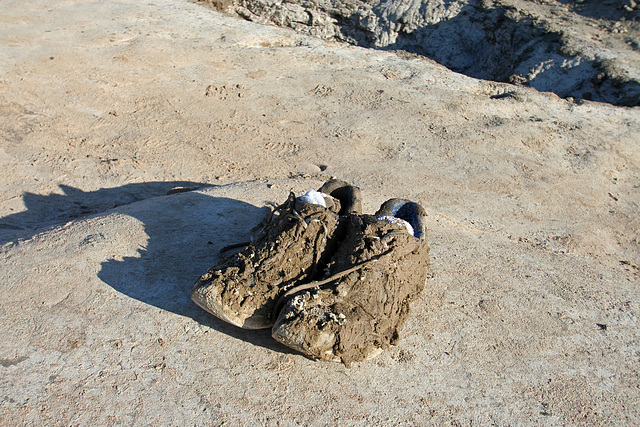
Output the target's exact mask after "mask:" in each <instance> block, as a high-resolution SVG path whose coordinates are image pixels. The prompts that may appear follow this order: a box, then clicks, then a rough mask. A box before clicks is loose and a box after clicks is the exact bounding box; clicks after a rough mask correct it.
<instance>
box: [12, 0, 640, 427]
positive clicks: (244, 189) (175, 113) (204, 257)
mask: <svg viewBox="0 0 640 427" xmlns="http://www.w3.org/2000/svg"><path fill="white" fill-rule="evenodd" d="M0 59H1V60H0V183H1V184H0V200H2V203H1V204H0V218H1V219H0V225H1V228H0V241H1V242H2V243H3V244H4V245H3V246H2V249H1V251H0V263H1V264H0V289H1V291H2V292H1V295H2V296H0V342H1V343H2V344H1V345H0V424H7V425H9V424H21V425H22V424H24V425H116V424H125V425H132V424H155V425H222V424H224V425H256V424H268V425H298V424H301V425H325V424H340V425H356V424H372V425H385V426H386V425H414V424H434V425H442V424H454V425H471V424H473V425H476V424H479V425H490V424H495V425H539V424H544V425H581V424H588V425H638V424H640V379H639V369H638V367H639V366H640V344H639V343H640V328H639V327H640V319H639V316H640V290H639V285H640V250H639V243H640V219H639V218H640V215H638V211H639V204H640V177H639V175H640V147H639V141H640V109H638V108H621V107H613V106H610V105H607V104H597V103H591V102H585V103H582V104H580V105H576V104H573V103H571V102H568V101H566V100H562V99H560V98H558V97H557V96H555V95H553V94H547V93H539V92H536V91H535V90H533V89H527V88H522V87H514V86H510V85H507V84H501V83H494V82H485V81H481V80H475V79H472V78H469V77H465V76H462V75H459V74H455V73H453V72H451V71H449V70H447V69H446V68H444V67H442V66H440V65H438V64H435V63H434V62H432V61H429V60H425V59H419V58H408V59H405V58H403V57H401V56H398V55H396V54H394V53H390V52H381V51H373V50H366V49H362V48H356V47H351V46H347V45H343V44H339V43H332V42H325V41H320V40H318V39H313V38H308V37H306V36H303V35H300V34H297V33H294V32H291V31H289V30H285V29H279V28H274V27H267V26H261V25H258V24H254V23H249V22H245V21H242V20H240V19H237V18H234V17H232V16H228V15H223V14H219V13H217V12H213V11H211V10H209V9H207V8H204V7H202V6H200V5H197V4H192V3H188V2H185V1H179V0H154V1H149V2H138V1H133V0H106V1H97V0H88V1H56V2H50V1H31V2H22V1H15V0H7V1H4V2H1V3H0ZM509 91H513V92H514V93H513V95H512V96H506V97H500V96H498V97H495V95H500V94H503V93H505V92H509ZM492 96H494V97H493V98H492ZM330 176H337V177H339V178H342V179H346V180H348V181H350V182H352V183H354V184H356V185H358V186H360V187H361V188H362V189H363V196H364V208H365V211H366V212H369V213H371V212H373V211H375V209H376V208H377V207H378V206H379V205H380V203H382V202H383V201H385V200H386V199H388V198H390V197H405V198H409V199H411V200H415V201H419V202H420V203H422V204H423V205H424V206H425V208H426V210H427V212H428V214H429V217H428V226H429V241H430V244H431V247H432V251H431V254H432V271H431V277H430V278H429V279H428V281H427V286H426V290H425V292H424V294H423V295H422V298H421V299H419V300H418V301H416V302H415V303H414V304H413V312H412V315H411V317H410V320H409V322H408V324H407V326H406V328H405V330H404V333H403V337H402V340H401V341H400V343H399V345H398V346H397V347H393V348H391V349H390V350H388V351H386V352H384V353H383V354H382V355H380V356H379V357H378V358H376V359H373V360H371V361H367V362H362V363H358V364H354V366H353V367H352V368H350V369H347V368H345V367H344V366H342V365H340V364H333V363H319V362H314V361H311V360H308V359H306V358H305V357H303V356H301V355H299V354H297V353H295V352H293V351H289V350H288V349H287V348H286V347H283V346H281V345H280V344H278V343H276V342H275V341H273V340H272V338H271V337H270V334H269V331H244V330H240V329H237V328H234V327H232V326H229V325H226V324H224V323H223V322H220V321H218V320H216V319H214V318H212V317H211V316H209V315H208V314H206V313H205V312H204V311H202V310H201V309H199V308H198V307H197V306H195V304H193V303H192V302H191V301H190V299H189V296H188V293H189V291H190V288H191V286H192V285H193V282H194V281H195V279H196V278H197V277H198V276H199V275H200V274H202V273H203V272H204V271H205V270H206V269H207V267H209V266H211V265H212V264H213V263H215V261H216V260H217V259H218V250H219V249H220V248H221V247H222V246H224V245H227V244H230V243H235V242H237V241H242V240H245V239H246V237H247V235H248V232H249V229H250V228H251V227H252V226H253V225H254V224H256V223H257V222H258V221H259V220H260V219H261V218H262V217H263V215H264V214H265V209H264V206H265V204H266V203H268V202H282V201H284V200H285V198H286V197H287V194H288V192H289V190H291V189H293V190H294V191H296V192H300V191H305V190H307V189H309V188H317V187H318V186H319V185H320V184H321V183H322V182H323V181H324V180H325V179H326V178H328V177H330ZM176 186H182V187H187V188H199V189H198V190H195V191H190V192H183V193H178V194H171V195H167V192H168V191H169V190H170V189H171V188H172V187H176Z"/></svg>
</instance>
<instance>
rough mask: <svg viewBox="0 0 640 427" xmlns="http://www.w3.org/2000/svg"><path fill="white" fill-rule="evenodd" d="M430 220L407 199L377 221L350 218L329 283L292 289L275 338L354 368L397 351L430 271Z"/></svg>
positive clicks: (281, 305) (393, 203) (282, 304)
mask: <svg viewBox="0 0 640 427" xmlns="http://www.w3.org/2000/svg"><path fill="white" fill-rule="evenodd" d="M425 216H426V213H425V211H424V209H423V208H422V207H421V206H420V205H419V204H417V203H413V202H410V201H408V200H403V199H392V200H389V201H388V202H386V203H385V204H383V205H382V207H381V208H380V210H379V211H378V212H377V213H376V215H362V216H357V215H353V216H351V218H350V220H351V221H350V224H349V225H348V227H349V228H348V231H347V235H346V237H345V239H344V241H343V242H342V243H341V246H340V249H338V251H337V252H336V254H335V255H334V257H333V259H332V262H331V264H330V273H329V277H327V278H326V279H324V280H320V281H317V282H314V283H309V284H305V285H301V286H298V287H295V288H292V289H290V290H289V291H288V292H286V293H285V294H283V295H282V297H281V298H280V299H279V301H278V302H277V304H276V305H277V307H276V309H275V311H278V317H277V319H276V321H275V325H274V327H273V331H272V334H273V337H274V338H275V339H276V340H278V341H280V342H281V343H283V344H285V345H287V346H289V347H291V348H293V349H296V350H298V351H300V352H302V353H304V354H306V355H307V356H310V357H311V358H314V359H320V360H332V361H342V362H343V363H345V364H346V365H347V366H348V365H349V364H350V363H351V362H355V361H361V360H365V359H368V358H371V357H374V356H376V355H378V354H379V353H380V352H381V351H382V350H384V349H385V348H387V347H389V345H391V344H395V343H396V341H397V340H398V336H399V331H400V329H401V328H402V327H403V325H404V323H405V321H406V319H407V315H408V313H409V302H410V301H411V300H413V299H415V298H416V297H417V296H418V295H419V294H420V292H422V289H423V288H424V284H425V280H426V274H427V270H428V268H429V247H428V245H427V239H426V237H427V236H426V234H427V233H426V227H425Z"/></svg>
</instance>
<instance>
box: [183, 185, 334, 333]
mask: <svg viewBox="0 0 640 427" xmlns="http://www.w3.org/2000/svg"><path fill="white" fill-rule="evenodd" d="M335 202H336V204H335V209H336V210H339V209H340V203H339V202H338V201H337V200H336V201H335ZM339 222H340V218H339V216H338V214H337V213H336V212H333V211H331V210H329V209H325V208H324V207H322V206H318V205H312V204H307V203H302V202H300V201H296V200H295V196H294V195H293V193H292V194H291V195H290V196H289V199H288V201H287V202H286V203H285V204H284V205H283V207H280V208H278V209H276V210H275V211H274V213H273V217H272V218H271V219H270V221H268V223H267V224H266V225H265V227H264V228H263V229H262V230H261V232H260V233H259V234H258V236H257V237H256V239H255V241H254V243H253V244H251V245H249V246H247V247H246V248H245V249H243V250H242V251H241V252H239V253H236V254H233V255H231V256H229V257H227V258H225V259H223V260H222V261H220V262H219V263H218V264H216V265H215V266H214V267H212V268H210V269H209V270H208V272H207V273H206V274H204V275H203V276H201V277H200V278H199V279H198V281H197V282H196V284H195V285H194V288H193V291H192V299H193V300H194V301H195V302H196V303H197V304H198V305H200V306H201V307H202V308H204V309H205V310H207V311H209V312H210V313H212V314H214V315H216V316H217V317H219V318H221V319H222V320H225V321H227V322H229V323H232V324H234V325H236V326H240V327H243V328H246V329H262V328H268V327H271V326H272V324H273V322H272V320H271V319H272V317H273V316H272V313H271V311H272V309H273V305H274V303H275V301H276V299H277V298H278V296H279V295H280V294H281V293H282V292H285V291H286V290H287V289H288V288H290V287H292V286H293V285H294V284H296V283H299V282H301V281H307V280H313V279H314V278H316V277H318V275H320V274H322V271H323V270H324V268H325V267H326V263H327V262H328V259H329V257H330V254H331V253H332V252H334V251H335V247H336V244H337V241H338V240H339V238H340V233H338V232H337V228H338V225H339Z"/></svg>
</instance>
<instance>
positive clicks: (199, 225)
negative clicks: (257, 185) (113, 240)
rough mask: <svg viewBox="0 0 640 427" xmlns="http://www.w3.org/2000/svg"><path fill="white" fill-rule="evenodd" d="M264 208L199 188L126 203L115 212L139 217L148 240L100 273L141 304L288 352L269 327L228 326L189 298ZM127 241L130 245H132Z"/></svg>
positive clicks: (245, 236) (244, 237)
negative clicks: (133, 253)
mask: <svg viewBox="0 0 640 427" xmlns="http://www.w3.org/2000/svg"><path fill="white" fill-rule="evenodd" d="M268 211H269V210H268V208H266V207H265V208H258V207H256V206H253V205H251V204H249V203H246V202H243V201H239V200H234V199H230V198H225V197H212V196H209V195H207V194H203V193H201V192H185V193H180V194H173V195H170V196H167V197H159V198H156V199H151V200H146V201H144V202H142V203H136V204H135V205H130V206H127V207H126V209H120V210H119V212H120V213H124V214H127V215H130V216H132V217H134V218H136V219H137V220H139V221H140V222H141V223H142V224H143V226H144V230H145V233H146V234H147V236H148V240H147V242H146V244H145V245H144V247H140V248H139V249H138V250H137V252H138V253H137V255H136V256H126V257H124V258H122V259H121V260H120V259H110V260H108V261H105V262H103V263H102V265H101V270H100V272H99V273H98V277H99V278H100V279H101V280H102V281H103V282H104V283H106V284H108V285H109V286H111V287H113V288H114V289H115V290H117V291H118V292H120V293H122V294H124V295H127V296H129V297H131V298H134V299H136V300H138V301H141V302H144V303H145V304H149V305H151V306H154V307H158V308H160V309H162V310H167V311H170V312H172V313H176V314H178V315H181V316H186V317H189V318H192V319H194V320H196V321H197V322H199V323H200V324H202V325H204V326H207V327H211V328H213V329H215V330H217V331H219V332H222V333H224V334H227V335H229V336H233V337H234V338H237V339H240V340H243V341H246V342H249V343H251V344H253V345H256V346H261V347H265V348H268V349H270V350H274V351H279V352H284V353H290V352H291V351H290V349H288V348H287V347H285V346H284V345H282V344H280V343H278V342H276V341H275V340H273V338H272V337H271V330H270V329H267V330H258V331H256V330H244V329H240V328H237V327H235V326H232V325H229V324H227V323H225V322H223V321H221V320H219V319H217V318H215V317H214V316H212V315H210V314H209V313H207V312H205V311H204V310H202V309H201V308H200V307H198V306H197V305H196V304H195V303H194V302H193V301H192V300H191V298H190V292H191V288H192V286H193V284H194V283H195V280H196V279H197V278H198V277H199V276H200V275H201V274H203V273H205V272H206V271H207V269H208V268H209V267H211V266H212V265H214V264H215V263H216V262H217V261H218V260H219V258H220V255H219V251H220V249H221V248H222V247H224V246H226V245H229V244H231V243H237V242H239V241H246V240H248V239H249V231H250V230H251V228H252V227H253V226H255V225H256V224H258V223H259V222H260V221H261V220H262V219H263V218H264V216H265V215H266V214H267V213H268ZM131 243H132V245H130V246H134V245H135V244H136V242H131ZM141 243H142V244H144V242H141ZM137 244H140V243H137ZM134 247H135V246H134Z"/></svg>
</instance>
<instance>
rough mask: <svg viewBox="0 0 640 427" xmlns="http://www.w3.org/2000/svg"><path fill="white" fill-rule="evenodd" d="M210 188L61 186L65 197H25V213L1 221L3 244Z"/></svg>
mask: <svg viewBox="0 0 640 427" xmlns="http://www.w3.org/2000/svg"><path fill="white" fill-rule="evenodd" d="M206 186H210V185H209V184H202V183H196V182H190V181H168V182H159V181H154V182H143V183H134V184H127V185H123V186H120V187H114V188H101V189H99V190H96V191H83V190H81V189H79V188H74V187H71V186H68V185H60V186H59V187H60V190H61V192H62V194H59V193H51V194H45V195H42V194H35V193H29V192H27V193H24V194H23V195H22V202H23V203H24V205H25V207H26V208H27V209H26V210H25V211H22V212H18V213H15V214H11V215H7V216H5V217H2V218H0V244H3V243H7V242H9V241H12V240H17V239H28V238H29V237H31V236H33V235H34V234H36V233H39V232H42V231H43V230H45V229H47V228H49V227H51V226H54V225H58V224H64V223H66V222H68V221H72V220H74V219H78V218H81V217H83V216H86V215H91V214H96V213H100V212H104V211H107V210H109V209H112V208H115V207H118V206H124V205H127V204H130V203H134V202H137V201H140V200H145V199H149V198H152V197H157V196H164V195H166V194H167V193H169V192H172V191H173V192H177V191H184V190H193V189H196V188H201V187H206Z"/></svg>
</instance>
